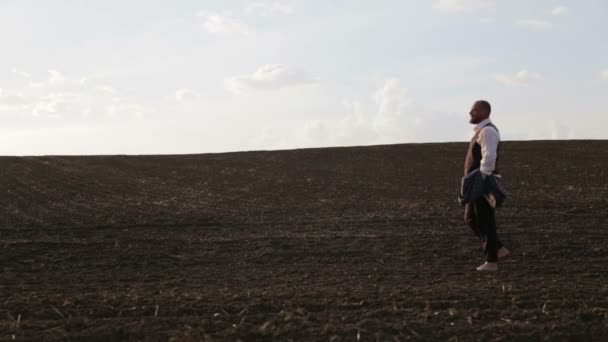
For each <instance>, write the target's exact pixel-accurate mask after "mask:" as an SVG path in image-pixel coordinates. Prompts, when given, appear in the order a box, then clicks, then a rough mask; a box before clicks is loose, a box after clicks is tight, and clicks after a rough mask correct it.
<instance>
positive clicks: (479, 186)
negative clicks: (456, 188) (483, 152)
mask: <svg viewBox="0 0 608 342" xmlns="http://www.w3.org/2000/svg"><path fill="white" fill-rule="evenodd" d="M487 194H492V195H494V198H495V199H496V206H497V207H498V206H501V205H502V203H503V202H504V201H505V199H506V198H507V193H506V192H505V189H504V187H503V185H502V181H501V178H500V175H497V174H491V175H489V176H486V178H485V179H484V178H483V174H482V173H481V171H480V170H479V169H476V170H473V171H471V172H469V173H468V174H467V175H466V176H464V177H462V182H461V186H460V193H459V194H458V203H460V205H466V204H467V203H471V202H474V201H476V200H477V199H479V198H481V197H482V196H484V195H487Z"/></svg>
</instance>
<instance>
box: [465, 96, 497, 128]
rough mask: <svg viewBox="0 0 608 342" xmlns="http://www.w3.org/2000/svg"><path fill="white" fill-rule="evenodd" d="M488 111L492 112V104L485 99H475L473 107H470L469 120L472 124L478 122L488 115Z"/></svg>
mask: <svg viewBox="0 0 608 342" xmlns="http://www.w3.org/2000/svg"><path fill="white" fill-rule="evenodd" d="M490 113H492V106H491V105H490V102H488V101H486V100H479V101H475V103H474V104H473V107H472V108H471V112H469V115H471V120H470V121H469V122H470V123H472V124H478V123H480V122H482V121H483V120H485V119H487V118H489V117H490Z"/></svg>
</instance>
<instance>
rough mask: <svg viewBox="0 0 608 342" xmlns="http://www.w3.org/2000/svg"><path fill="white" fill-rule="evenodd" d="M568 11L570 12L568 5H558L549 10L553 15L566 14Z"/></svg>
mask: <svg viewBox="0 0 608 342" xmlns="http://www.w3.org/2000/svg"><path fill="white" fill-rule="evenodd" d="M569 12H570V10H569V9H568V7H566V6H558V7H555V8H554V9H553V10H552V11H551V14H553V15H564V14H568V13H569Z"/></svg>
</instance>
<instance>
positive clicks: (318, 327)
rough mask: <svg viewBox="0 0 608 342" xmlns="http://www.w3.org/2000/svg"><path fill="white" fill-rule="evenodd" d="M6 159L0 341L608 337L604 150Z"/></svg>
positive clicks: (1, 161)
mask: <svg viewBox="0 0 608 342" xmlns="http://www.w3.org/2000/svg"><path fill="white" fill-rule="evenodd" d="M465 150H466V145H465V144H462V143H453V144H420V145H390V146H373V147H352V148H329V149H308V150H295V151H275V152H244V153H227V154H202V155H181V156H177V155H176V156H95V157H59V156H57V157H35V158H33V157H20V158H17V157H1V158H0V173H1V174H0V193H1V194H2V196H0V340H2V341H5V340H6V341H8V340H12V339H17V340H41V339H43V340H66V339H72V340H81V339H87V340H98V341H108V340H160V341H165V340H174V341H189V340H230V341H232V340H237V339H242V340H243V341H253V340H290V339H293V340H319V341H343V340H344V341H353V340H357V339H360V340H363V341H368V340H380V341H405V340H442V341H473V340H481V341H489V340H496V341H501V340H504V341H512V340H516V341H539V340H550V341H579V340H580V341H607V340H608V243H607V241H608V182H607V176H608V153H607V151H608V141H556V142H542V141H539V142H506V143H503V145H502V156H501V158H502V159H501V169H502V174H503V177H504V180H505V183H506V186H507V188H508V190H509V195H510V197H509V198H508V200H507V202H506V203H505V206H504V207H503V208H501V209H499V211H498V224H499V234H501V238H502V240H503V242H505V243H506V245H507V247H508V248H510V249H511V250H512V251H513V253H514V260H513V261H512V262H510V263H504V264H501V265H500V267H501V269H500V271H499V272H498V274H479V273H478V272H476V271H475V270H474V269H475V267H476V266H478V265H479V264H480V263H481V262H482V261H483V255H482V251H481V246H480V243H479V242H478V241H477V240H476V239H475V238H474V237H473V235H472V233H471V231H470V229H469V228H468V227H466V226H465V225H464V223H463V222H462V208H460V207H459V206H458V204H457V202H456V194H457V189H458V185H459V182H460V177H461V175H462V162H463V159H464V153H465Z"/></svg>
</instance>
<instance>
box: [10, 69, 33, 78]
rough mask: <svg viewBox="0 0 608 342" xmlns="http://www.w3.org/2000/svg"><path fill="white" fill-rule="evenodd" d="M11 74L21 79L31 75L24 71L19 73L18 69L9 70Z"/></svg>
mask: <svg viewBox="0 0 608 342" xmlns="http://www.w3.org/2000/svg"><path fill="white" fill-rule="evenodd" d="M11 72H12V73H13V74H15V75H18V76H21V77H23V78H30V77H31V75H30V74H29V73H27V72H25V71H21V70H19V69H17V68H13V69H11Z"/></svg>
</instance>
